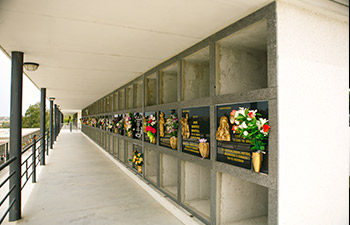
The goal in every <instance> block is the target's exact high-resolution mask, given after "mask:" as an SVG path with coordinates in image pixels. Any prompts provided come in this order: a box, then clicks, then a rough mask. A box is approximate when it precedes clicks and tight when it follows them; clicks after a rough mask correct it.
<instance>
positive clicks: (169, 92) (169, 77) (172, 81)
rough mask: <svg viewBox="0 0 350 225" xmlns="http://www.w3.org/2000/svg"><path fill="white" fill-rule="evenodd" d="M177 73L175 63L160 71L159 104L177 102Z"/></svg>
mask: <svg viewBox="0 0 350 225" xmlns="http://www.w3.org/2000/svg"><path fill="white" fill-rule="evenodd" d="M177 72H178V64H177V63H174V64H172V65H170V66H168V67H166V68H165V69H163V70H161V71H160V76H159V79H160V93H159V94H160V104H164V103H170V102H176V101H177Z"/></svg>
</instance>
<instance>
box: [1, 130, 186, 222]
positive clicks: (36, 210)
mask: <svg viewBox="0 0 350 225" xmlns="http://www.w3.org/2000/svg"><path fill="white" fill-rule="evenodd" d="M22 217H23V218H22V219H21V220H19V221H18V222H14V223H9V222H5V224H21V225H22V224H28V225H34V224H35V225H41V224H42V225H47V224H51V225H54V224H84V225H87V224H99V225H101V224H167V225H171V224H174V225H175V224H182V223H181V222H180V221H179V220H178V219H177V218H176V217H175V216H173V215H172V214H171V213H170V212H169V211H167V210H166V209H165V208H163V207H162V206H161V205H160V204H159V203H158V202H157V201H156V200H155V199H154V198H152V197H151V196H150V195H149V194H148V193H147V192H145V191H144V190H143V189H142V188H141V187H140V186H139V185H138V184H137V183H135V182H134V181H133V180H132V179H130V177H129V176H127V175H126V174H125V173H124V172H123V171H122V170H121V169H120V168H119V167H118V166H117V165H115V164H114V163H113V162H112V161H111V160H110V159H108V158H107V157H106V156H105V155H104V153H103V152H101V151H100V150H99V149H98V148H97V147H96V145H94V144H93V143H92V142H91V141H89V140H88V139H87V138H86V137H85V136H84V135H83V134H82V133H80V132H73V133H70V132H69V131H64V130H62V132H61V134H60V137H59V140H58V142H57V144H56V145H55V148H54V149H53V150H52V151H51V152H50V157H48V160H47V165H46V166H45V168H44V169H43V170H42V172H41V174H40V177H39V178H38V181H37V184H36V185H35V186H34V189H33V191H32V193H31V195H30V197H29V199H28V201H27V203H26V204H25V205H24V210H23V216H22Z"/></svg>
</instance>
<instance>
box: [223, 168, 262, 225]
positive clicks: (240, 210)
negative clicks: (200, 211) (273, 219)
mask: <svg viewBox="0 0 350 225" xmlns="http://www.w3.org/2000/svg"><path fill="white" fill-rule="evenodd" d="M218 177H219V180H218V184H219V187H220V188H219V190H218V192H219V193H220V194H219V196H220V197H219V198H220V199H219V202H220V203H219V210H218V211H219V215H218V216H219V223H218V224H226V225H227V224H235V223H237V222H240V223H242V224H245V225H248V224H259V225H260V224H267V210H268V189H267V188H265V187H262V186H259V185H256V184H253V183H249V182H247V181H244V180H241V179H238V178H236V177H233V176H231V175H229V174H226V173H220V175H219V176H218ZM256 222H259V223H256Z"/></svg>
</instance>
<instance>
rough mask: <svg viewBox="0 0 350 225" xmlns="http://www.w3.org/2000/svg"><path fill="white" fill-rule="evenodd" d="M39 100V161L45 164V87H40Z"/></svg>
mask: <svg viewBox="0 0 350 225" xmlns="http://www.w3.org/2000/svg"><path fill="white" fill-rule="evenodd" d="M40 92H41V102H40V136H41V137H42V139H41V154H40V155H41V161H40V165H42V166H43V165H45V148H46V143H45V130H46V129H45V125H46V124H45V123H46V119H45V118H46V110H45V109H46V107H45V103H46V88H41V89H40Z"/></svg>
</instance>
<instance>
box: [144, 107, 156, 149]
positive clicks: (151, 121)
mask: <svg viewBox="0 0 350 225" xmlns="http://www.w3.org/2000/svg"><path fill="white" fill-rule="evenodd" d="M146 132H147V136H148V137H149V141H150V142H151V143H156V135H157V120H156V117H155V116H154V115H153V114H151V115H150V116H149V117H148V119H147V120H146Z"/></svg>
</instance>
